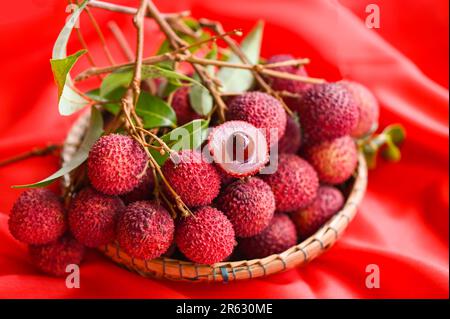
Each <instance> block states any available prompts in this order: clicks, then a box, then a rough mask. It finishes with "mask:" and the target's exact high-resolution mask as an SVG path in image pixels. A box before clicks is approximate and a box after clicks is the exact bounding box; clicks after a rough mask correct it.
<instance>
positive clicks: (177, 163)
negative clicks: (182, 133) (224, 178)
mask: <svg viewBox="0 0 450 319" xmlns="http://www.w3.org/2000/svg"><path fill="white" fill-rule="evenodd" d="M162 171H163V174H164V176H165V177H166V179H167V180H168V181H169V183H170V185H171V186H172V188H173V189H174V190H175V191H176V192H177V194H178V195H179V196H180V197H181V199H182V200H183V202H184V203H185V204H186V205H187V206H189V207H197V206H204V205H209V204H211V203H212V201H213V200H214V198H216V197H217V195H218V194H219V191H220V175H219V173H218V172H217V170H216V168H215V167H214V165H213V164H210V163H208V162H207V161H205V159H204V158H203V157H202V154H201V153H199V152H198V151H194V150H182V151H180V152H178V153H175V154H173V155H172V156H171V158H170V159H168V160H167V161H166V162H165V163H164V165H163V167H162Z"/></svg>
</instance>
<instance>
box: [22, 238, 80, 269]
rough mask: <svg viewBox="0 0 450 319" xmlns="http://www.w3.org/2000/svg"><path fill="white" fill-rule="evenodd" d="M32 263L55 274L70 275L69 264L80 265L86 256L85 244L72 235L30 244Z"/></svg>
mask: <svg viewBox="0 0 450 319" xmlns="http://www.w3.org/2000/svg"><path fill="white" fill-rule="evenodd" d="M28 249H29V254H30V257H31V261H32V263H33V264H34V265H35V266H37V267H38V268H39V269H40V270H41V271H43V272H45V273H47V274H50V275H54V276H64V275H68V273H67V272H66V267H67V266H68V265H72V264H74V265H78V266H79V265H80V263H81V261H82V260H83V257H84V251H85V249H84V246H83V245H82V244H80V243H79V242H77V241H76V240H75V239H73V238H72V237H70V236H67V235H65V236H63V237H61V238H59V239H58V240H56V241H53V242H51V243H48V244H44V245H30V246H29V248H28ZM69 270H70V269H69Z"/></svg>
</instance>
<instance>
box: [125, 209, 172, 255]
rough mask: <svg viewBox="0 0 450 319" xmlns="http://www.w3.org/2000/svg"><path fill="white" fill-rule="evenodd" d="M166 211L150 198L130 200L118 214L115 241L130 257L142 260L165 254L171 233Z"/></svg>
mask: <svg viewBox="0 0 450 319" xmlns="http://www.w3.org/2000/svg"><path fill="white" fill-rule="evenodd" d="M174 229H175V226H174V222H173V219H172V217H171V216H170V214H169V212H168V211H167V210H166V209H165V208H164V207H162V206H161V205H158V204H157V203H156V202H153V201H139V202H134V203H131V204H130V205H128V206H127V208H126V209H125V211H124V212H123V213H122V214H121V215H120V217H119V222H118V225H117V241H118V242H119V245H120V247H121V248H122V249H123V250H124V251H125V252H127V253H128V254H129V255H130V256H132V257H135V258H140V259H144V260H148V259H153V258H156V257H159V256H161V255H162V254H164V253H165V252H166V251H167V250H168V249H169V247H170V245H171V244H172V241H173V235H174Z"/></svg>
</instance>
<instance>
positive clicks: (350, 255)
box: [0, 0, 449, 298]
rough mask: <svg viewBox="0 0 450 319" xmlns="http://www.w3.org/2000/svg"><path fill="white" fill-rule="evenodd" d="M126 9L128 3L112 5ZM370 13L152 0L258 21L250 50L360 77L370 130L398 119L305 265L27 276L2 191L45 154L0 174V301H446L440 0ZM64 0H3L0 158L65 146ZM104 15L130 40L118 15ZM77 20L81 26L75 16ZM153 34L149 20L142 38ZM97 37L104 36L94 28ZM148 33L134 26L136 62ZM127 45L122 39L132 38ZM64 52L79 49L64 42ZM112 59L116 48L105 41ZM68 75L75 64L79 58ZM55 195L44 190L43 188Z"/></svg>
mask: <svg viewBox="0 0 450 319" xmlns="http://www.w3.org/2000/svg"><path fill="white" fill-rule="evenodd" d="M116 2H120V3H127V4H129V5H134V6H136V4H137V1H116ZM371 2H375V3H377V4H378V5H379V7H380V10H381V28H380V29H377V30H369V29H368V28H366V27H365V25H364V19H365V17H366V15H367V14H366V13H365V12H364V9H365V6H366V1H360V0H343V1H339V2H338V1H325V0H322V1H319V0H305V1H288V0H263V1H262V0H258V1H249V0H247V1H243V0H227V1H205V0H190V1H189V0H186V1H176V3H175V1H158V5H160V9H161V10H162V11H165V12H168V11H175V10H181V9H188V8H190V9H191V10H192V12H193V14H194V16H196V17H208V18H211V19H220V20H222V21H223V22H224V25H225V28H226V29H227V30H229V29H231V28H237V27H240V28H243V29H244V31H245V32H247V31H248V30H249V29H250V28H251V27H252V25H253V24H254V23H255V22H256V20H257V19H260V18H261V19H264V20H265V21H266V27H265V33H264V44H263V50H262V53H263V55H264V56H269V55H271V54H276V53H286V52H290V53H292V54H294V55H297V56H301V57H302V56H306V57H310V58H311V60H312V64H311V65H310V66H308V70H309V73H310V74H312V75H314V76H318V77H325V78H327V79H329V80H337V79H340V78H342V77H345V78H348V79H353V80H357V81H360V82H362V83H364V84H365V85H367V86H368V87H369V88H371V89H372V90H373V92H374V93H375V94H376V96H377V98H378V99H379V101H380V103H381V123H380V126H381V127H384V126H386V125H387V124H389V123H394V122H399V123H402V124H403V125H404V126H405V127H406V129H407V134H408V137H407V140H406V143H405V145H404V147H403V149H402V153H403V159H402V161H401V163H399V164H390V163H384V162H383V161H380V162H379V165H378V167H377V169H376V170H374V171H371V172H370V174H369V187H368V191H367V194H366V197H365V199H364V201H363V203H362V205H361V207H360V210H359V213H358V215H357V216H356V218H355V220H354V221H353V222H352V224H351V225H350V227H349V228H348V230H347V232H346V233H345V235H344V236H343V237H342V239H341V240H340V241H339V242H338V243H337V244H336V245H335V246H334V247H333V248H332V249H331V250H330V251H328V252H327V253H325V254H324V255H323V256H321V257H320V258H318V259H316V260H314V261H313V262H311V263H310V264H308V265H307V266H305V267H301V268H297V269H293V270H290V271H287V272H284V273H281V274H277V275H273V276H270V277H267V278H263V279H255V280H251V281H245V282H237V283H228V284H189V283H175V282H168V281H159V280H151V279H144V278H141V277H140V276H138V275H135V274H133V273H130V272H128V271H126V270H123V269H121V268H119V267H117V266H116V265H114V264H113V263H111V262H110V261H108V260H107V259H105V258H104V257H102V256H101V255H100V254H99V253H97V252H90V253H89V254H88V256H87V258H86V260H85V262H84V264H83V265H82V268H81V288H80V289H67V288H66V287H65V283H64V280H63V279H57V278H52V277H47V276H45V275H42V274H40V273H39V272H37V271H36V270H35V268H34V267H33V266H32V265H31V264H30V263H29V261H28V258H27V254H26V247H25V246H24V245H22V244H20V243H18V242H17V241H15V240H14V239H13V238H12V237H11V236H10V234H9V232H8V228H7V219H8V217H7V216H8V212H9V209H10V207H11V205H12V203H13V202H14V199H15V198H16V197H17V196H18V194H19V193H20V191H19V190H13V189H10V188H9V186H10V185H14V184H21V183H28V182H33V181H36V180H39V179H41V178H43V177H46V176H48V175H49V174H50V173H52V172H53V171H54V170H55V169H56V168H57V167H58V159H56V158H55V157H46V158H36V159H32V160H28V161H25V162H21V163H17V164H14V165H10V166H8V167H5V168H1V169H0V192H1V199H0V243H1V244H0V297H4V298H11V297H12V298H14V297H19V298H33V297H39V298H92V297H100V298H109V297H114V298H115V297H124V298H210V297H212V298H416V297H421V298H422V297H423V298H431V297H438V298H444V297H445V298H448V284H449V281H448V280H449V255H448V235H449V232H448V231H449V229H448V208H449V200H448V198H449V197H448V138H449V136H448V53H449V48H448V2H447V1H445V0H440V1H433V5H430V2H429V1H425V0H416V1H406V0H404V1H400V0H395V1H392V0H391V1H387V0H378V1H367V3H371ZM64 9H65V1H56V0H52V1H48V0H32V1H31V0H28V1H8V2H5V3H4V4H2V12H1V13H0V16H1V17H0V43H2V50H0V55H1V58H0V65H1V71H2V72H1V74H2V77H1V80H0V81H1V82H0V96H1V111H2V112H1V116H0V128H1V129H0V159H3V158H6V157H9V156H11V155H13V154H17V153H20V152H23V151H26V150H29V149H30V148H32V147H33V146H42V145H45V144H46V143H48V142H60V141H62V140H63V139H64V137H65V134H66V133H67V130H68V129H69V127H70V124H71V123H72V121H73V120H74V118H75V117H74V116H72V117H66V118H63V117H60V116H59V115H58V112H57V100H56V87H55V85H54V84H53V80H52V75H51V71H50V65H49V63H48V59H49V58H50V55H51V48H52V44H53V42H54V40H55V39H56V37H57V35H58V32H59V30H60V29H61V27H62V25H63V23H64V20H65V17H66V14H65V13H64ZM94 12H95V13H96V16H97V17H98V20H99V22H100V24H102V25H104V24H105V23H106V22H107V21H109V20H111V19H115V20H116V21H117V22H118V23H119V24H120V25H121V26H123V28H124V30H125V31H126V32H127V33H128V34H132V33H131V32H132V31H133V30H132V25H131V23H130V17H124V16H118V15H116V14H112V13H102V12H100V11H99V10H95V11H94ZM81 22H82V27H83V25H85V24H86V25H88V20H86V17H83V20H82V21H81ZM150 29H151V30H155V26H154V25H151V24H149V26H148V28H147V30H150ZM82 30H83V33H84V35H85V38H86V41H87V42H88V43H89V47H90V49H91V50H92V51H93V52H94V57H96V58H97V60H96V62H97V63H98V64H99V65H105V64H106V63H107V61H106V59H105V57H104V54H102V51H101V48H100V46H99V42H98V40H97V38H96V36H95V34H94V33H93V32H92V30H91V29H88V30H87V31H85V29H82ZM104 31H105V34H106V36H107V38H108V41H112V42H113V40H112V39H111V34H110V32H108V30H107V29H106V28H104ZM160 38H161V36H160V35H157V34H155V32H152V31H148V32H147V40H146V41H147V43H151V44H150V45H149V46H148V48H147V49H146V54H151V53H152V52H154V51H153V50H154V49H155V47H156V45H157V42H158V41H159V39H160ZM132 42H134V40H133V41H132ZM73 43H74V44H73V45H72V46H71V47H70V48H69V52H74V50H76V49H78V48H79V45H78V43H77V40H76V37H74V41H73ZM112 49H113V50H114V55H115V57H116V58H117V59H118V60H120V54H118V53H117V47H116V46H115V45H113V46H112ZM81 64H82V65H81V66H78V67H77V69H81V68H83V67H86V66H87V64H86V61H83V62H82V63H81ZM52 187H53V188H54V189H57V187H58V185H57V183H56V184H55V185H53V186H52ZM369 264H376V265H378V266H379V268H380V288H379V289H368V288H366V286H365V280H366V276H367V273H366V272H365V270H366V266H367V265H369Z"/></svg>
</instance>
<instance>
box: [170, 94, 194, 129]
mask: <svg viewBox="0 0 450 319" xmlns="http://www.w3.org/2000/svg"><path fill="white" fill-rule="evenodd" d="M172 108H173V110H174V111H175V114H176V115H177V123H178V125H179V126H181V125H184V124H186V123H189V122H191V121H193V120H195V119H199V118H201V117H200V115H198V114H197V113H196V112H195V111H194V110H193V109H192V107H191V102H190V101H189V87H187V86H184V87H182V88H180V89H178V90H176V91H175V93H174V94H173V99H172Z"/></svg>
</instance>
